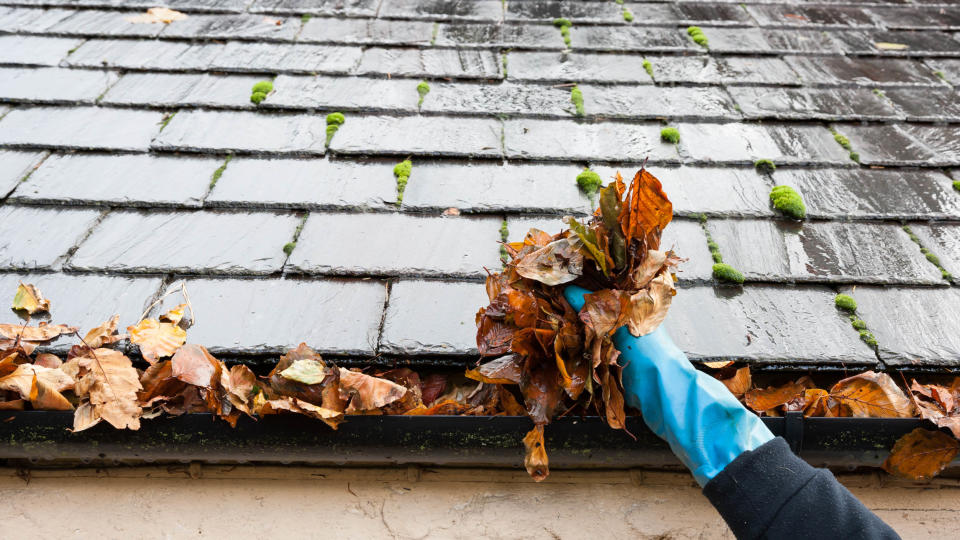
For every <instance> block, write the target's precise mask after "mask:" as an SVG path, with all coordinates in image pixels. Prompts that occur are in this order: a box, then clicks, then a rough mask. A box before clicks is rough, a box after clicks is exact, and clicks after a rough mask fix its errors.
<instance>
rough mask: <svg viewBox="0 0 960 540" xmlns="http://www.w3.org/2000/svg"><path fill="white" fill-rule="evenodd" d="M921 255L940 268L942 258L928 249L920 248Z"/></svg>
mask: <svg viewBox="0 0 960 540" xmlns="http://www.w3.org/2000/svg"><path fill="white" fill-rule="evenodd" d="M920 253H923V256H924V257H926V258H927V260H928V261H930V262H932V263H933V264H935V265H936V266H940V257H937V256H936V255H934V254H933V252H931V251H930V250H929V249H927V248H920Z"/></svg>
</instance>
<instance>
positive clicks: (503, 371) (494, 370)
mask: <svg viewBox="0 0 960 540" xmlns="http://www.w3.org/2000/svg"><path fill="white" fill-rule="evenodd" d="M466 376H467V377H468V378H470V379H473V380H475V381H480V382H484V383H490V384H520V362H519V360H518V359H517V357H516V356H514V355H512V354H510V355H507V356H503V357H501V358H497V359H495V360H491V361H489V362H487V363H486V364H483V365H481V366H480V367H477V368H474V369H469V370H467V373H466Z"/></svg>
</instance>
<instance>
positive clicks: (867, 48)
mask: <svg viewBox="0 0 960 540" xmlns="http://www.w3.org/2000/svg"><path fill="white" fill-rule="evenodd" d="M830 35H831V37H833V38H834V39H835V40H837V42H838V43H839V44H840V47H841V48H842V49H843V52H845V53H846V54H879V55H882V56H955V55H956V53H957V47H960V42H958V41H957V40H955V39H954V38H953V37H952V36H951V35H950V34H949V33H947V32H933V31H930V30H921V31H914V30H891V31H877V30H873V31H849V32H833V33H831V34H830ZM883 43H892V44H897V45H904V46H906V47H905V48H899V49H898V48H891V47H889V46H886V47H884V46H882V45H879V44H883Z"/></svg>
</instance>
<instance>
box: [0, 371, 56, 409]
mask: <svg viewBox="0 0 960 540" xmlns="http://www.w3.org/2000/svg"><path fill="white" fill-rule="evenodd" d="M73 386H74V381H73V378H71V377H70V376H69V375H67V374H66V373H64V372H63V371H60V370H59V369H51V368H47V367H41V366H37V365H33V364H20V365H19V366H17V369H16V370H15V371H14V372H13V373H10V374H9V375H7V376H5V377H2V378H0V390H9V391H11V392H17V393H19V394H20V397H21V398H22V399H24V400H28V401H29V402H30V404H31V406H33V408H34V409H36V410H47V411H71V410H73V405H71V404H70V402H69V401H68V400H67V399H66V398H65V397H63V395H62V394H61V393H60V392H62V391H64V390H69V389H72V388H73Z"/></svg>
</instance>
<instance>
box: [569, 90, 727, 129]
mask: <svg viewBox="0 0 960 540" xmlns="http://www.w3.org/2000/svg"><path fill="white" fill-rule="evenodd" d="M580 90H581V91H582V92H583V105H584V109H585V110H586V114H587V115H599V116H602V117H609V118H670V119H674V120H681V119H682V120H690V119H704V120H721V119H736V118H740V113H738V112H737V111H736V110H734V108H733V100H731V99H730V96H729V95H727V93H726V92H724V91H723V89H721V88H716V87H699V88H696V87H666V86H592V85H580Z"/></svg>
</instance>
